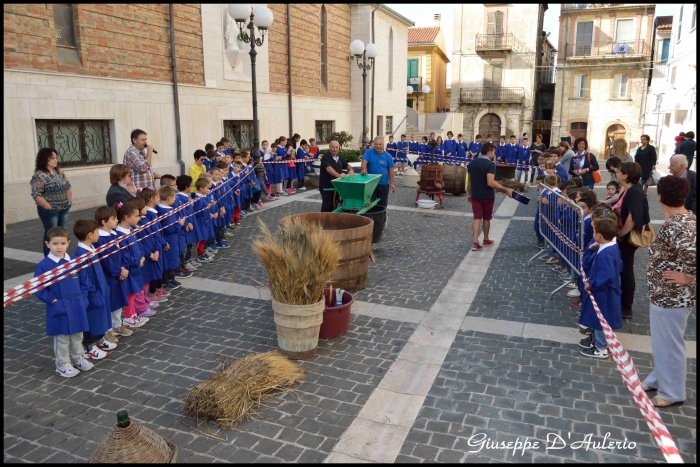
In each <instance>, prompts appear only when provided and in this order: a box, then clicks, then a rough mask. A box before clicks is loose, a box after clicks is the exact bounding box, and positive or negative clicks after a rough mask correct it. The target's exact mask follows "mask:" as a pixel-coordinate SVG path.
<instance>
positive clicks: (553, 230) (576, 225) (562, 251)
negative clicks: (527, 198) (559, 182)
mask: <svg viewBox="0 0 700 467" xmlns="http://www.w3.org/2000/svg"><path fill="white" fill-rule="evenodd" d="M557 191H558V190H557ZM557 191H555V190H553V189H549V188H544V189H543V190H542V191H541V194H540V201H539V202H538V203H537V217H535V223H536V224H537V226H536V232H537V233H538V239H539V240H540V241H544V242H545V244H546V245H547V247H548V248H545V249H544V250H542V251H540V252H539V253H537V254H536V255H535V256H533V257H532V258H530V260H529V261H528V263H527V265H528V266H529V265H530V264H531V263H532V261H533V260H534V259H535V258H537V257H538V256H540V255H542V254H544V253H545V252H547V250H548V249H549V251H550V254H552V255H553V256H556V257H557V258H558V259H559V262H560V263H561V264H562V265H564V266H568V268H569V272H570V277H569V278H568V279H566V280H565V279H562V281H563V282H564V283H563V284H562V285H561V286H559V287H557V288H556V289H555V290H554V291H552V293H550V294H549V298H550V299H551V298H552V296H553V295H554V294H555V293H557V292H558V291H559V290H561V289H562V288H564V287H566V285H567V284H570V283H572V282H574V281H576V280H577V277H578V276H580V275H581V252H582V251H583V241H584V239H583V233H584V220H585V219H584V215H583V208H581V206H578V205H577V204H575V203H574V201H573V200H570V199H568V198H565V197H564V196H562V195H561V193H558V192H557ZM545 200H546V202H545Z"/></svg>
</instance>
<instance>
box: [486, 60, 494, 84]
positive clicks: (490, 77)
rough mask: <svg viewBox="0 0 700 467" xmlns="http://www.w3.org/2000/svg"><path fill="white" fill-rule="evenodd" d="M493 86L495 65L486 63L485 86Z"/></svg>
mask: <svg viewBox="0 0 700 467" xmlns="http://www.w3.org/2000/svg"><path fill="white" fill-rule="evenodd" d="M492 86H493V66H491V64H489V63H484V87H485V88H490V87H492Z"/></svg>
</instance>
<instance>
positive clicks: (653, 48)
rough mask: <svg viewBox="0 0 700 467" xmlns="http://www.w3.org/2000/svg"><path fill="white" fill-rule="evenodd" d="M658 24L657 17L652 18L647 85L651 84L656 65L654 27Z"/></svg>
mask: <svg viewBox="0 0 700 467" xmlns="http://www.w3.org/2000/svg"><path fill="white" fill-rule="evenodd" d="M658 24H659V17H658V16H657V17H656V18H654V32H653V33H652V34H651V66H650V67H649V79H648V80H647V87H650V86H651V78H652V75H653V73H654V65H656V57H655V56H654V51H655V50H656V28H657V27H658ZM662 47H663V46H662Z"/></svg>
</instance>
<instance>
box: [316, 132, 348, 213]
mask: <svg viewBox="0 0 700 467" xmlns="http://www.w3.org/2000/svg"><path fill="white" fill-rule="evenodd" d="M328 150H329V153H328V154H324V155H323V157H322V158H321V173H320V174H319V176H318V189H319V190H320V191H321V200H322V202H321V212H332V211H333V198H334V196H335V192H334V191H325V189H326V188H333V183H332V182H331V181H332V180H334V179H336V178H345V177H346V175H345V174H344V173H343V170H345V169H347V171H348V175H349V176H350V177H354V176H355V172H353V170H352V167H350V165H348V163H347V162H346V161H345V159H343V158H342V157H341V156H340V155H338V152H340V143H338V142H337V141H335V140H334V141H331V142H330V144H329V145H328Z"/></svg>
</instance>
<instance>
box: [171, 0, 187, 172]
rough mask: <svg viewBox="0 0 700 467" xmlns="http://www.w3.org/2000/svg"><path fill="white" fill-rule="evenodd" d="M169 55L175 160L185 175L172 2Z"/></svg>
mask: <svg viewBox="0 0 700 467" xmlns="http://www.w3.org/2000/svg"><path fill="white" fill-rule="evenodd" d="M170 55H171V58H172V69H173V99H174V101H175V138H176V143H177V162H178V164H180V175H185V161H183V160H182V134H181V133H180V99H179V98H178V93H177V65H176V62H175V14H174V13H173V4H172V3H171V4H170Z"/></svg>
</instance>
